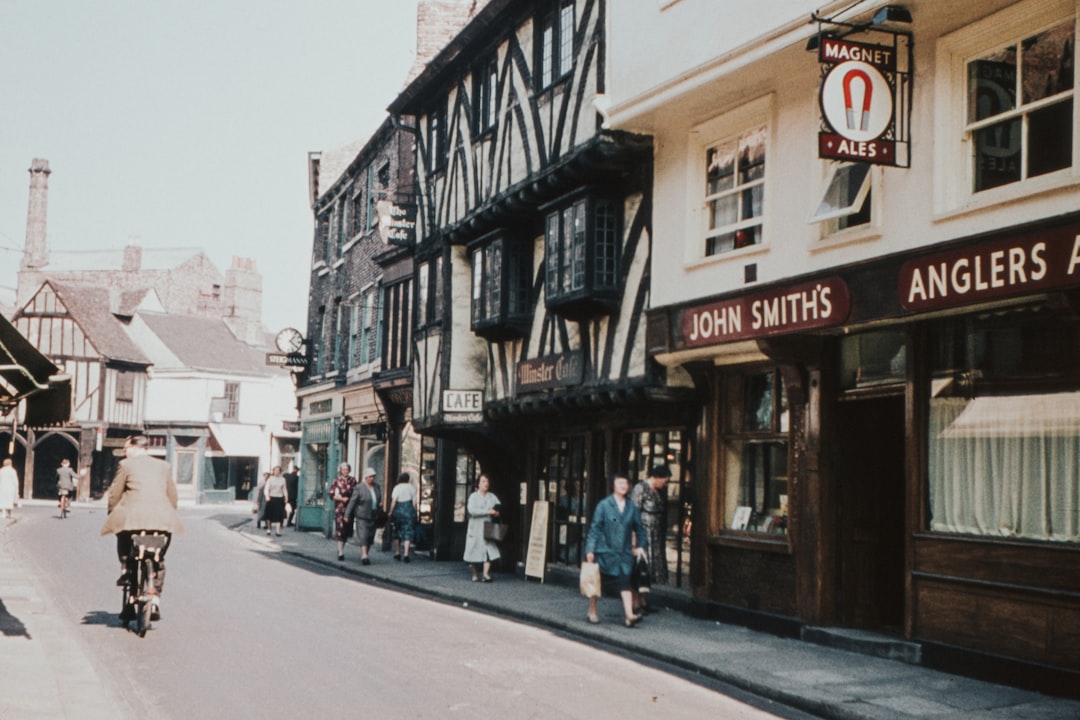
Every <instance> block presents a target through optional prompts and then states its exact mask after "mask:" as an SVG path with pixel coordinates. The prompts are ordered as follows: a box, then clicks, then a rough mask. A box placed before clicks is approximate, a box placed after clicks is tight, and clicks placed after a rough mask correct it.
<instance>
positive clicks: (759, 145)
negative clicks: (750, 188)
mask: <svg viewBox="0 0 1080 720" xmlns="http://www.w3.org/2000/svg"><path fill="white" fill-rule="evenodd" d="M763 177H765V128H764V127H759V128H756V129H755V130H753V131H751V132H749V133H747V134H745V135H743V136H742V138H741V139H740V140H739V178H740V182H744V183H747V182H752V181H754V180H760V179H761V178H763Z"/></svg>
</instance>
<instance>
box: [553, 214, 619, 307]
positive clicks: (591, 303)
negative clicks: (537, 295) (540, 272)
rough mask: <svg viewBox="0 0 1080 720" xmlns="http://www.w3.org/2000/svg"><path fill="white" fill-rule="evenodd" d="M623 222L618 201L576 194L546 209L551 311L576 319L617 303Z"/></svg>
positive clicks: (614, 305)
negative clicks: (621, 226)
mask: <svg viewBox="0 0 1080 720" xmlns="http://www.w3.org/2000/svg"><path fill="white" fill-rule="evenodd" d="M621 221H622V218H621V213H620V208H619V205H618V204H617V203H616V201H614V200H610V199H607V198H599V197H593V196H585V197H578V198H576V199H574V200H571V201H569V202H563V203H561V204H559V205H557V206H555V209H554V210H552V209H550V208H549V209H548V215H547V217H546V219H545V225H544V228H545V231H544V263H545V266H544V288H545V304H546V306H547V308H548V309H549V310H552V311H554V312H558V313H561V314H564V315H567V316H570V317H574V316H576V315H581V314H588V313H592V312H609V311H611V310H612V309H614V308H615V307H616V306H617V304H618V300H619V295H618V290H619V237H620V224H621Z"/></svg>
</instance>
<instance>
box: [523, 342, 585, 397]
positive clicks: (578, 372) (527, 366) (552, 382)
mask: <svg viewBox="0 0 1080 720" xmlns="http://www.w3.org/2000/svg"><path fill="white" fill-rule="evenodd" d="M584 377H585V358H584V356H583V355H582V354H581V353H580V352H571V353H563V354H561V355H548V356H545V357H539V358H534V359H532V360H522V361H521V362H519V363H518V365H517V389H518V392H530V391H533V390H545V389H547V388H556V387H570V386H572V385H580V384H581V381H582V380H583V379H584Z"/></svg>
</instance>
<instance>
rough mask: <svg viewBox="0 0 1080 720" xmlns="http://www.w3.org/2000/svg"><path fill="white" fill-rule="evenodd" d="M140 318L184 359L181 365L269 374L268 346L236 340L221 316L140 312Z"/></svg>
mask: <svg viewBox="0 0 1080 720" xmlns="http://www.w3.org/2000/svg"><path fill="white" fill-rule="evenodd" d="M137 315H138V317H139V318H140V319H141V320H142V321H143V322H145V323H146V325H147V327H148V328H150V330H151V331H152V332H153V333H154V334H155V335H157V336H158V338H159V339H160V340H161V342H162V343H164V344H165V346H166V347H167V348H168V349H169V351H170V352H172V353H173V355H175V356H176V358H177V359H178V360H179V362H180V367H186V368H191V369H195V370H208V371H215V372H230V373H243V374H246V375H252V374H255V375H268V374H270V372H269V371H270V370H271V368H269V367H268V366H267V365H266V351H267V350H268V348H254V347H252V346H250V345H248V344H246V343H243V342H241V341H240V340H237V339H236V336H235V335H233V334H232V332H231V331H230V330H229V328H228V326H226V325H225V322H224V321H223V320H220V319H212V318H200V317H191V316H188V315H168V314H164V313H151V312H139V313H137Z"/></svg>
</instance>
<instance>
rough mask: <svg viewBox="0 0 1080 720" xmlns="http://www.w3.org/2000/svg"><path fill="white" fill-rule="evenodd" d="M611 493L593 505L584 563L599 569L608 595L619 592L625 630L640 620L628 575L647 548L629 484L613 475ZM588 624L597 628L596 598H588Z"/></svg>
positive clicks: (621, 477)
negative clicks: (594, 564) (630, 495)
mask: <svg viewBox="0 0 1080 720" xmlns="http://www.w3.org/2000/svg"><path fill="white" fill-rule="evenodd" d="M611 487H612V493H611V495H608V496H607V497H606V498H604V499H603V500H601V501H600V502H598V503H597V504H596V509H595V510H594V511H593V518H592V523H591V524H590V525H589V535H588V537H587V538H586V539H585V559H586V560H588V561H589V562H595V563H597V564H598V565H599V566H600V578H601V581H602V583H603V586H604V587H605V588H606V589H608V590H609V591H614V592H618V593H619V595H620V597H621V598H622V604H623V612H624V613H625V615H626V620H625V624H626V627H628V628H629V627H634V625H636V624H637V623H638V622H639V621H640V620H641V616H640V615H636V614H635V613H634V599H633V593H632V588H631V585H630V573H631V571H632V570H633V569H634V556H635V555H640V554H643V553H644V552H645V551H646V550H647V549H648V547H649V544H648V543H649V540H648V538H647V537H646V535H645V526H644V525H642V523H641V513H640V512H638V509H637V506H635V505H634V503H633V502H631V501H630V499H629V498H628V497H627V493H629V491H630V481H629V480H628V479H627V478H626V476H625V475H616V476H615V478H614V480H613V481H612V483H611ZM588 620H589V622H591V623H593V624H596V623H598V622H600V617H599V615H597V612H596V598H595V597H590V598H589V614H588Z"/></svg>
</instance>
